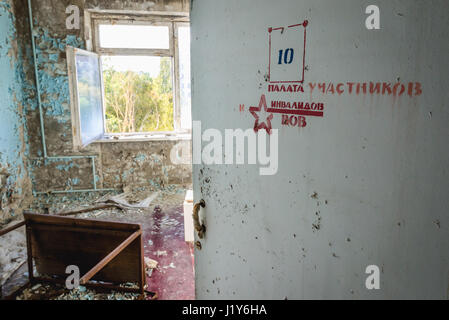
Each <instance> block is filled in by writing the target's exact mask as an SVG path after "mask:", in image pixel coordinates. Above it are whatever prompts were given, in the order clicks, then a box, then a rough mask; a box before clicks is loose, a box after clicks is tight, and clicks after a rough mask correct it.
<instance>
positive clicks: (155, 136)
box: [95, 132, 192, 143]
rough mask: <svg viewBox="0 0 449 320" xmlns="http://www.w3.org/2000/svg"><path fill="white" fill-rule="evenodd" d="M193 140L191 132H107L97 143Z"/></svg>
mask: <svg viewBox="0 0 449 320" xmlns="http://www.w3.org/2000/svg"><path fill="white" fill-rule="evenodd" d="M184 140H192V134H191V133H176V132H173V133H156V132H155V133H134V134H133V133H122V134H107V135H105V136H104V137H103V138H102V139H99V140H97V141H95V143H114V142H145V141H184Z"/></svg>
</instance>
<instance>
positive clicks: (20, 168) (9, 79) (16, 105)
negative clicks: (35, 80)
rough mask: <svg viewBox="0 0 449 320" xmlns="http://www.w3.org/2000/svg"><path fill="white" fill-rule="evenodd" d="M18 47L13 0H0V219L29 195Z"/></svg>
mask: <svg viewBox="0 0 449 320" xmlns="http://www.w3.org/2000/svg"><path fill="white" fill-rule="evenodd" d="M19 51H20V50H19V49H18V46H17V32H16V28H15V18H14V14H13V8H12V0H0V74H1V77H0V188H1V199H0V201H1V202H0V205H1V213H0V222H3V221H5V220H7V219H9V218H11V217H14V216H16V215H18V214H20V212H21V209H22V208H23V202H24V199H25V198H26V197H27V196H28V195H29V185H30V184H29V178H28V173H27V172H28V171H27V166H26V160H25V159H26V155H27V153H28V146H27V143H26V135H27V134H26V121H25V118H24V116H23V112H24V108H26V105H27V104H28V101H27V100H28V99H27V98H26V97H25V95H24V94H23V84H24V73H23V66H22V64H21V61H22V59H21V53H20V52H19Z"/></svg>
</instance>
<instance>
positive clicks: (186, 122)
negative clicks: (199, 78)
mask: <svg viewBox="0 0 449 320" xmlns="http://www.w3.org/2000/svg"><path fill="white" fill-rule="evenodd" d="M178 47H179V77H180V79H179V84H180V98H181V101H180V103H181V128H182V129H192V113H191V109H192V105H191V96H190V94H191V92H190V90H191V88H190V27H179V28H178Z"/></svg>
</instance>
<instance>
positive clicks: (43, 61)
mask: <svg viewBox="0 0 449 320" xmlns="http://www.w3.org/2000/svg"><path fill="white" fill-rule="evenodd" d="M21 1H22V0H21ZM22 2H24V8H25V10H24V11H23V12H22V14H21V16H20V17H21V18H22V19H23V21H24V22H25V21H27V14H28V13H27V11H26V9H27V5H26V1H22ZM69 5H77V6H78V7H79V8H80V12H81V14H83V12H84V9H97V10H133V11H142V10H143V11H183V12H188V11H189V6H188V2H187V1H182V0H179V1H173V0H165V1H138V0H134V1H95V0H89V1H81V0H77V1H69V0H63V1H61V0H33V1H32V8H33V15H34V32H35V34H36V51H37V57H38V58H37V59H38V69H39V79H40V82H41V87H42V93H41V99H42V108H43V117H44V127H45V134H46V136H45V138H46V144H47V154H48V156H49V157H56V156H72V155H96V156H97V158H96V161H95V162H96V163H95V167H96V172H95V179H96V181H97V187H98V188H118V189H119V188H122V187H124V186H128V185H133V186H136V187H137V186H139V187H141V186H150V185H154V186H160V185H166V184H178V183H190V181H191V167H189V166H187V165H176V166H175V165H172V163H171V161H170V157H169V155H170V153H169V152H170V150H171V148H172V146H173V145H174V144H175V143H176V142H174V141H164V142H159V141H158V142H129V143H128V142H127V143H121V142H120V143H119V142H117V143H105V144H93V145H91V146H89V147H87V148H85V150H82V152H80V153H75V152H73V146H72V129H71V118H70V98H69V87H68V78H67V64H66V53H65V50H66V46H67V45H70V46H74V47H78V48H85V46H86V45H85V41H84V37H83V34H84V29H83V23H84V22H83V19H82V20H81V23H80V24H81V29H80V30H68V29H66V18H67V16H68V15H67V14H66V7H68V6H69ZM27 23H28V22H27ZM23 34H24V35H27V36H28V37H29V33H28V34H27V32H26V31H25V30H24V33H23ZM23 41H27V40H26V39H25V38H23ZM27 43H28V44H29V40H28V42H27ZM27 121H28V126H29V133H30V135H29V136H30V137H29V140H30V156H31V158H32V159H33V160H32V164H31V168H32V173H33V186H34V190H35V191H37V192H47V191H50V190H70V189H92V188H93V183H92V181H93V178H94V177H93V172H92V164H91V160H90V159H74V160H71V159H63V160H59V159H43V148H42V143H41V132H40V131H41V130H40V122H39V114H38V108H37V105H34V106H33V108H32V109H31V110H29V111H28V113H27Z"/></svg>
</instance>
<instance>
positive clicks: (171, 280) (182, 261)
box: [144, 206, 195, 300]
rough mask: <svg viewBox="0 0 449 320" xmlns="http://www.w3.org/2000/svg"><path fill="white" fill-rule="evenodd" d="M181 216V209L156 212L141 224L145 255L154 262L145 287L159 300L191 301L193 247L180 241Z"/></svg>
mask: <svg viewBox="0 0 449 320" xmlns="http://www.w3.org/2000/svg"><path fill="white" fill-rule="evenodd" d="M182 214H183V208H182V206H181V207H176V208H172V209H168V210H164V209H162V210H158V209H156V210H154V214H153V215H152V222H151V223H146V224H144V246H145V247H144V248H145V250H144V252H145V256H146V257H149V258H151V259H154V260H156V261H158V268H157V269H156V270H155V271H153V273H152V275H151V277H148V276H147V284H148V287H149V290H150V291H154V292H157V293H158V296H159V299H160V300H174V299H175V300H185V299H188V300H189V299H194V298H195V282H194V277H193V275H194V264H193V259H194V257H193V245H191V244H187V243H186V242H185V241H184V217H183V215H182Z"/></svg>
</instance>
